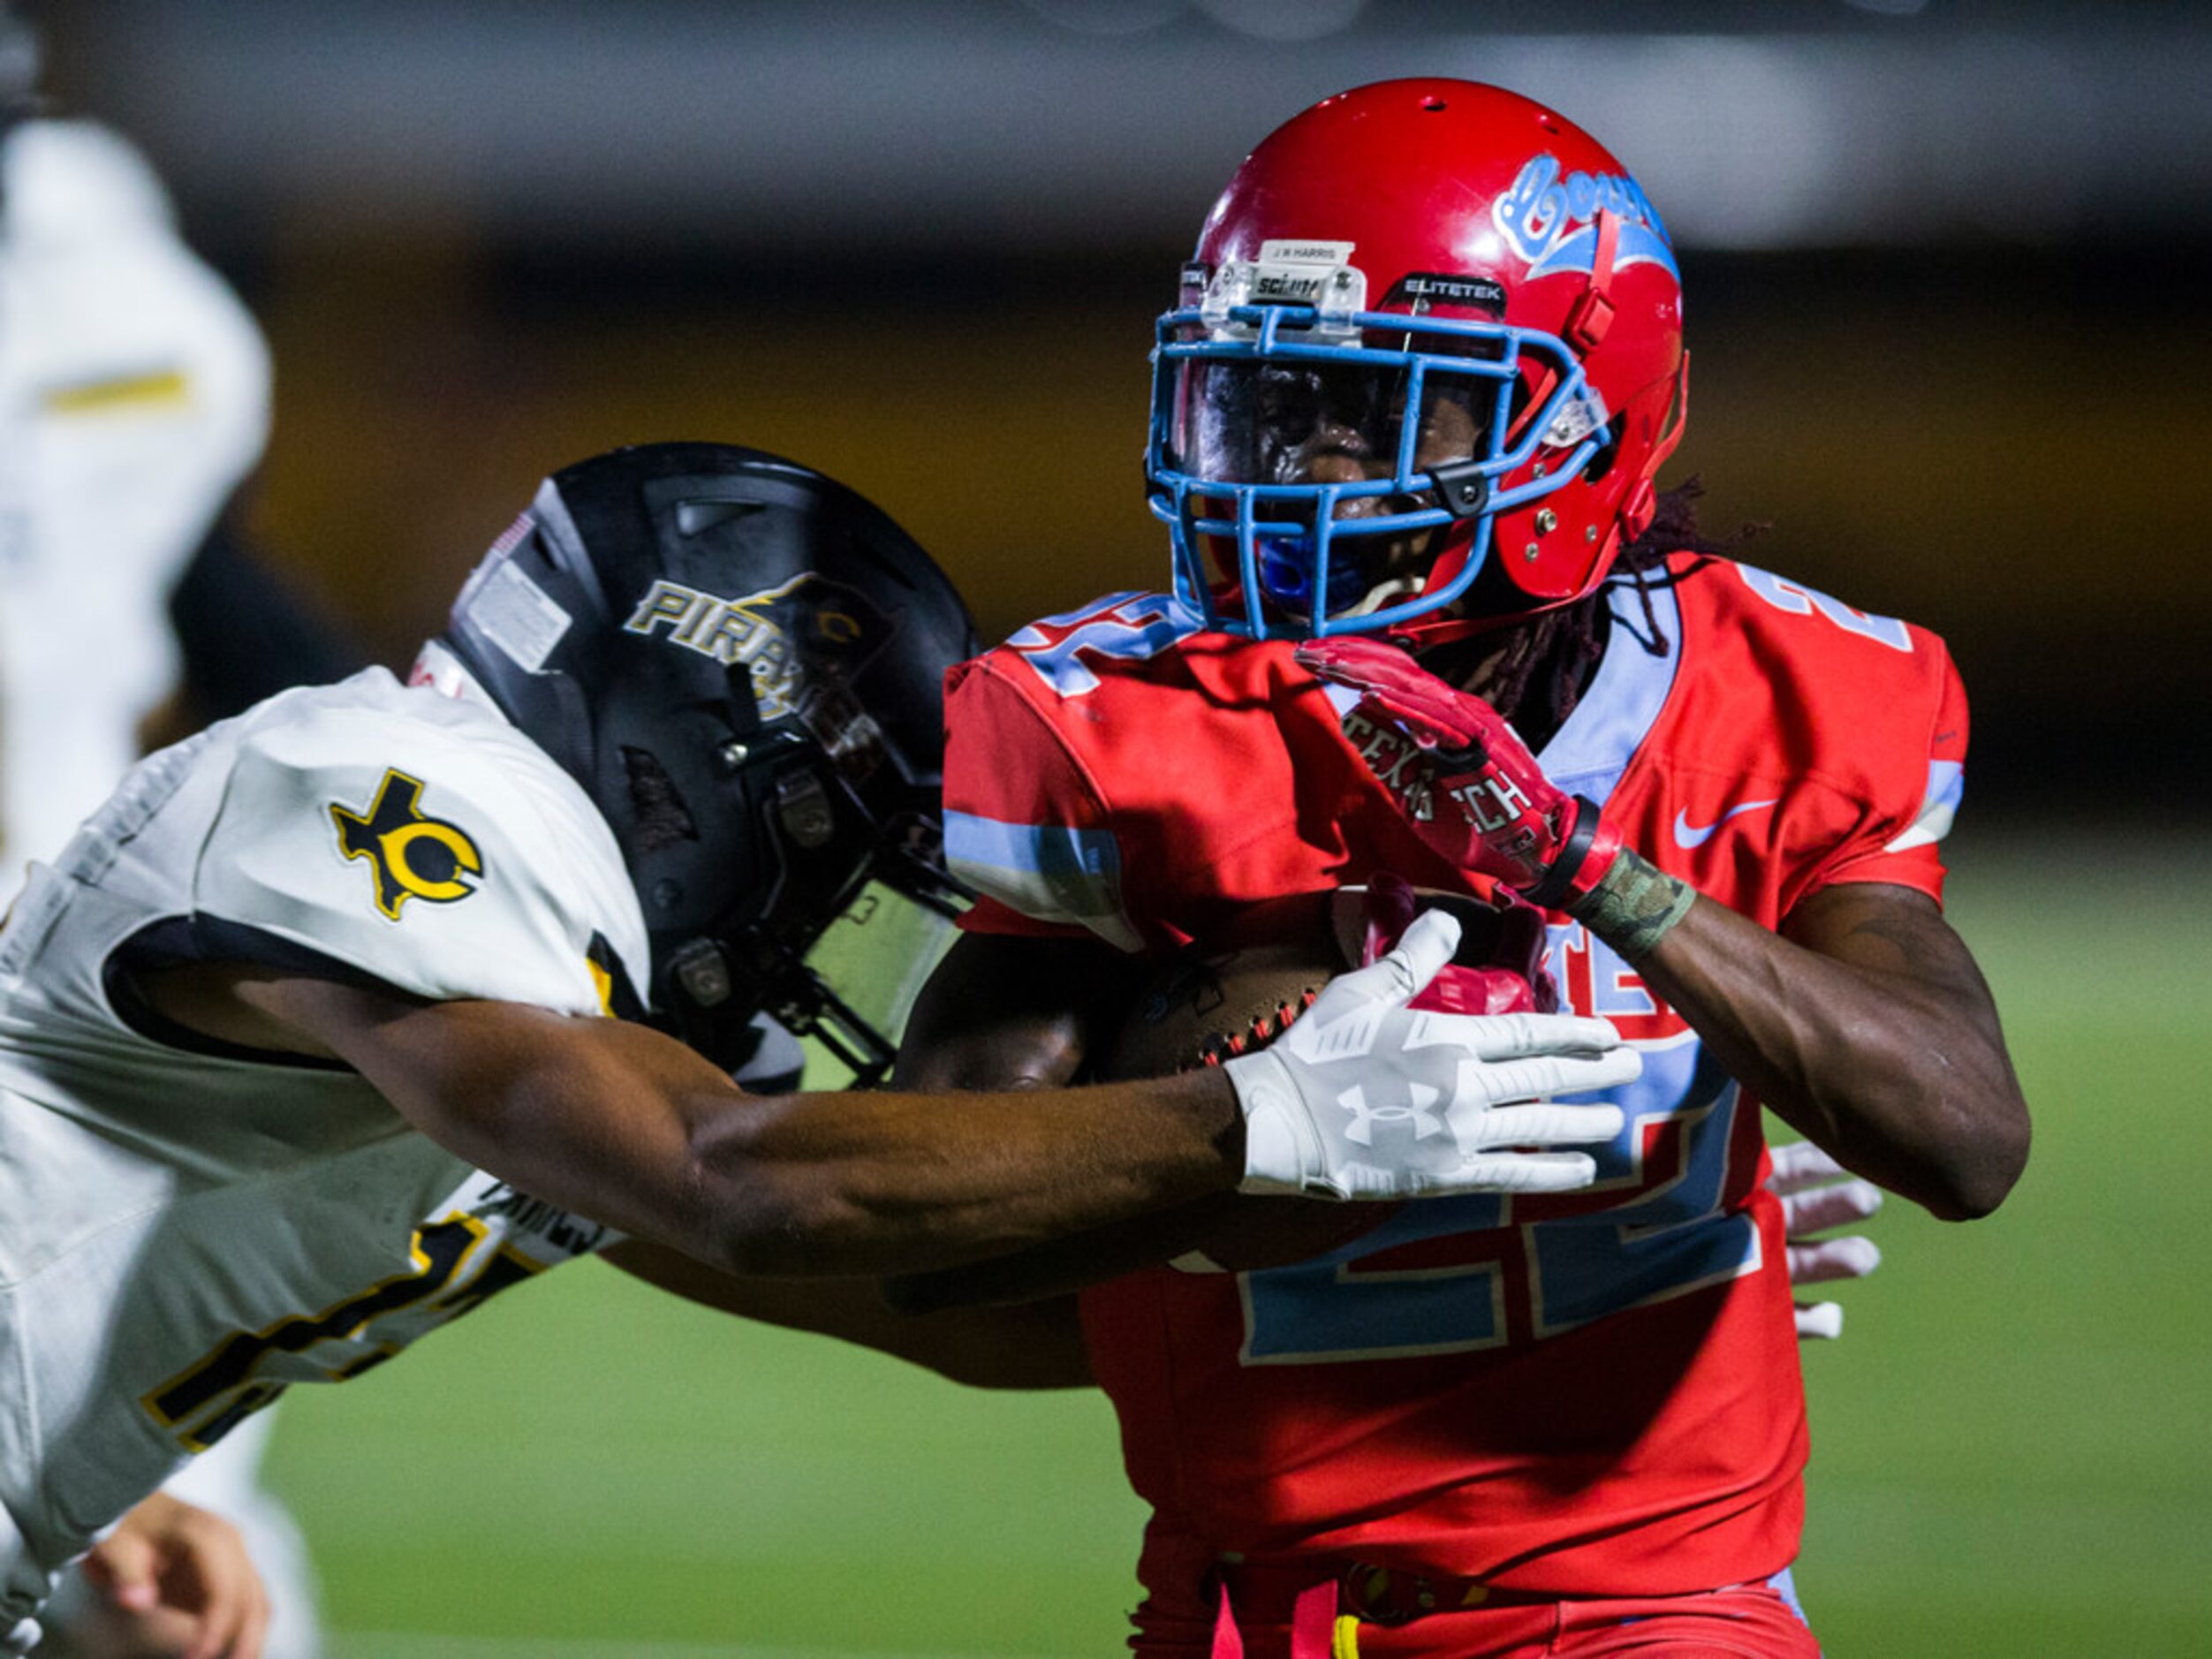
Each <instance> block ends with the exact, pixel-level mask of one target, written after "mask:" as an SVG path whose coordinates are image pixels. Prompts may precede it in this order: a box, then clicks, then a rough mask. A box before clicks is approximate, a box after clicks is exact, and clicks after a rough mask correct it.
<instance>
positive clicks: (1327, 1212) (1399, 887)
mask: <svg viewBox="0 0 2212 1659" xmlns="http://www.w3.org/2000/svg"><path fill="white" fill-rule="evenodd" d="M1428 905H1441V906H1442V907H1443V908H1447V909H1449V910H1451V912H1452V913H1453V914H1455V915H1456V916H1458V919H1459V922H1460V929H1461V936H1460V945H1459V950H1458V954H1457V956H1456V957H1455V965H1456V966H1458V967H1460V968H1462V969H1464V970H1467V971H1466V972H1462V973H1457V974H1455V973H1453V971H1452V970H1451V969H1447V970H1446V971H1445V974H1444V975H1442V976H1440V977H1439V983H1438V984H1437V985H1436V988H1435V989H1433V991H1432V992H1431V993H1430V994H1429V996H1428V997H1426V998H1425V999H1424V1000H1425V1001H1426V1002H1428V1003H1429V1004H1433V1005H1437V1006H1443V1007H1449V1008H1451V1009H1453V1010H1455V1011H1474V1012H1496V1011H1505V1010H1507V1009H1509V1008H1528V1007H1532V1006H1534V1005H1536V1004H1538V1003H1539V1002H1540V1001H1542V997H1541V995H1540V994H1539V993H1537V992H1536V991H1535V990H1534V989H1532V986H1533V983H1534V982H1540V971H1539V969H1538V967H1537V962H1538V960H1539V959H1540V958H1541V952H1542V938H1543V928H1542V916H1541V915H1540V914H1539V913H1537V912H1535V911H1534V910H1531V909H1529V908H1528V907H1526V906H1525V905H1523V906H1511V907H1499V906H1495V905H1488V904H1485V903H1483V902H1482V901H1481V900H1479V899H1473V898H1463V897H1461V896H1458V895H1456V894H1437V893H1420V894H1416V893H1415V892H1414V891H1413V889H1411V888H1410V887H1407V886H1405V884H1404V883H1391V882H1385V881H1378V882H1377V883H1375V885H1374V887H1373V888H1372V889H1368V888H1356V887H1346V888H1339V889H1337V890H1334V891H1323V892H1315V893H1299V894H1293V895H1291V896H1289V897H1286V898H1277V899H1271V900H1269V901H1267V902H1266V903H1263V904H1260V905H1254V906H1253V907H1251V908H1250V909H1248V910H1246V911H1245V912H1243V913H1241V914H1240V915H1239V918H1238V919H1237V920H1236V922H1235V924H1234V925H1233V926H1232V927H1231V928H1227V929H1225V930H1224V931H1223V934H1222V935H1221V936H1219V937H1218V938H1216V939H1215V940H1211V941H1208V942H1207V943H1203V944H1198V945H1193V946H1191V947H1189V948H1187V949H1186V950H1184V951H1180V952H1178V954H1177V955H1176V956H1174V957H1173V958H1170V960H1169V961H1168V962H1166V963H1165V964H1164V965H1163V966H1162V968H1161V969H1160V971H1159V972H1158V973H1155V975H1154V976H1153V977H1152V978H1151V979H1150V980H1149V981H1147V982H1146V984H1145V986H1144V988H1143V989H1141V990H1140V991H1139V993H1138V995H1137V997H1136V1000H1135V1002H1134V1004H1133V1005H1132V1007H1131V1010H1130V1012H1129V1015H1128V1018H1127V1019H1125V1021H1124V1023H1123V1025H1122V1026H1121V1028H1120V1030H1119V1031H1117V1033H1116V1034H1115V1036H1114V1040H1113V1042H1111V1043H1110V1045H1109V1047H1108V1049H1107V1052H1106V1059H1105V1061H1104V1063H1103V1064H1102V1066H1101V1067H1100V1069H1099V1076H1100V1077H1101V1078H1102V1079H1125V1078H1138V1077H1164V1076H1167V1075H1170V1074H1171V1073H1173V1072H1182V1071H1188V1070H1190V1069H1191V1068H1193V1067H1194V1066H1201V1065H1217V1064H1220V1063H1221V1062H1222V1061H1223V1060H1225V1059H1229V1058H1231V1057H1234V1056H1237V1055H1239V1054H1247V1053H1250V1052H1251V1051H1253V1050H1254V1049H1260V1048H1264V1047H1265V1046H1266V1045H1267V1044H1268V1043H1269V1042H1273V1041H1274V1040H1275V1039H1276V1037H1278V1036H1280V1035H1281V1034H1283V1033H1284V1031H1285V1030H1287V1029H1288V1028H1289V1027H1290V1026H1292V1025H1293V1024H1295V1023H1296V1022H1297V1020H1298V1019H1299V1017H1300V1016H1301V1015H1302V1014H1303V1013H1304V1012H1305V1011H1306V1010H1307V1008H1308V1007H1310V1006H1311V1005H1312V1004H1313V1001H1314V997H1316V996H1318V995H1319V994H1320V992H1321V989H1322V987H1323V986H1324V985H1326V984H1328V982H1329V981H1330V980H1331V979H1332V978H1334V977H1335V976H1336V975H1337V974H1338V973H1345V972H1346V971H1347V970H1348V969H1351V968H1352V967H1355V966H1358V965H1359V964H1360V961H1361V960H1363V959H1364V952H1365V951H1366V948H1367V940H1368V935H1369V931H1370V928H1373V929H1375V930H1376V931H1378V932H1380V934H1381V935H1382V936H1383V937H1388V938H1394V937H1395V936H1397V935H1398V933H1399V932H1400V931H1402V930H1403V928H1404V927H1405V923H1406V922H1407V921H1409V920H1412V918H1413V914H1414V913H1415V911H1416V909H1417V908H1420V907H1426V906H1428ZM1500 964H1505V965H1508V966H1500ZM1446 980H1449V981H1451V982H1450V983H1449V984H1447V983H1444V982H1443V981H1446ZM1397 1208H1398V1206H1396V1205H1394V1204H1337V1203H1330V1202H1328V1201H1322V1200H1315V1199H1302V1198H1241V1199H1237V1200H1235V1201H1231V1202H1226V1203H1224V1204H1223V1206H1222V1207H1221V1209H1222V1214H1221V1216H1220V1217H1219V1219H1218V1220H1217V1221H1213V1222H1209V1223H1208V1224H1207V1225H1206V1227H1205V1228H1204V1230H1203V1231H1202V1233H1201V1236H1200V1237H1199V1238H1198V1239H1197V1248H1196V1250H1195V1251H1194V1252H1193V1254H1190V1255H1186V1256H1184V1257H1182V1258H1180V1259H1178V1261H1177V1263H1176V1265H1177V1266H1178V1267H1181V1268H1184V1269H1187V1270H1192V1271H1201V1272H1202V1271H1207V1270H1209V1269H1211V1270H1217V1271H1227V1272H1243V1271H1246V1270H1249V1269H1255V1268H1266V1267H1280V1266H1284V1265H1285V1264H1287V1263H1290V1262H1292V1261H1306V1260H1307V1259H1309V1258H1310V1257H1313V1256H1315V1255H1319V1254H1322V1252H1324V1251H1327V1250H1331V1249H1334V1248H1336V1247H1337V1246H1339V1245H1343V1244H1348V1243H1350V1242H1351V1241H1352V1239H1357V1238H1359V1237H1360V1235H1361V1234H1363V1233H1366V1232H1367V1231H1371V1230H1372V1229H1374V1228H1375V1227H1376V1226H1378V1225H1379V1224H1381V1223H1382V1222H1383V1220H1385V1219H1386V1218H1387V1217H1388V1216H1390V1215H1392V1214H1393V1213H1395V1211H1396V1210H1397Z"/></svg>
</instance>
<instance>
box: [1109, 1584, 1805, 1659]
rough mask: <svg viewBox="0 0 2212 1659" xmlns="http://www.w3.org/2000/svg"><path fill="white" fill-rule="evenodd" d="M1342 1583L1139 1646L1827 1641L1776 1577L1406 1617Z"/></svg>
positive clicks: (1542, 1648) (1369, 1650)
mask: <svg viewBox="0 0 2212 1659" xmlns="http://www.w3.org/2000/svg"><path fill="white" fill-rule="evenodd" d="M1334 1592H1335V1587H1334V1586H1333V1585H1332V1586H1325V1587H1321V1589H1320V1590H1319V1591H1316V1592H1309V1593H1308V1595H1307V1597H1301V1598H1300V1605H1299V1610H1298V1611H1297V1613H1295V1614H1294V1615H1293V1617H1292V1622H1291V1623H1278V1624H1269V1623H1265V1622H1257V1621H1253V1620H1249V1619H1239V1620H1236V1621H1234V1622H1233V1624H1232V1621H1231V1619H1230V1617H1228V1616H1227V1613H1226V1611H1225V1610H1224V1614H1223V1617H1221V1618H1220V1619H1219V1620H1218V1621H1217V1622H1216V1626H1215V1630H1214V1632H1213V1640H1212V1642H1211V1644H1210V1648H1208V1647H1195V1648H1189V1647H1185V1646H1183V1645H1182V1644H1181V1643H1179V1642H1171V1643H1170V1644H1169V1645H1159V1644H1156V1643H1155V1642H1152V1641H1148V1640H1139V1641H1138V1642H1136V1643H1135V1644H1134V1646H1135V1647H1136V1648H1137V1651H1138V1652H1139V1653H1140V1654H1148V1655H1153V1654H1156V1655H1162V1656H1163V1659H1164V1656H1165V1655H1169V1654H1170V1653H1184V1654H1191V1655H1197V1654H1205V1653H1208V1652H1210V1655H1211V1656H1212V1659H1570V1656H1572V1659H1599V1656H1600V1655H1614V1654H1632V1655H1636V1656H1637V1659H1708V1655H1709V1656H1710V1659H1820V1651H1821V1649H1820V1644H1819V1643H1818V1642H1817V1641H1815V1640H1814V1639H1813V1632H1811V1631H1810V1630H1808V1629H1807V1627H1806V1625H1805V1621H1804V1620H1803V1619H1802V1618H1800V1617H1799V1616H1798V1613H1797V1610H1796V1609H1795V1608H1794V1607H1792V1605H1791V1603H1790V1602H1788V1601H1787V1600H1785V1599H1784V1596H1783V1595H1782V1593H1781V1591H1779V1590H1778V1589H1776V1587H1774V1586H1773V1585H1772V1584H1771V1583H1765V1584H1751V1585H1738V1586H1734V1587H1731V1588H1728V1589H1723V1590H1708V1591H1705V1592H1703V1593H1701V1594H1699V1595H1651V1596H1622V1597H1609V1598H1603V1599H1600V1598H1579V1599H1577V1600H1574V1601H1568V1602H1519V1603H1515V1604H1512V1605H1507V1606H1499V1607H1481V1608H1473V1609H1470V1610H1466V1611H1452V1612H1436V1613H1430V1614H1428V1615H1426V1616H1425V1617H1420V1618H1415V1619H1411V1620H1408V1621H1407V1622H1405V1624H1401V1625H1380V1624H1374V1623H1371V1622H1368V1621H1367V1620H1363V1619H1360V1618H1358V1617H1352V1616H1350V1615H1342V1614H1339V1613H1338V1612H1337V1610H1336V1604H1335V1595H1334Z"/></svg>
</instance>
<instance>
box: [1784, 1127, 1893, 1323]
mask: <svg viewBox="0 0 2212 1659" xmlns="http://www.w3.org/2000/svg"><path fill="white" fill-rule="evenodd" d="M1769 1156H1771V1157H1772V1158H1773V1160H1774V1173H1773V1174H1771V1175H1769V1177H1768V1178H1767V1185H1768V1186H1769V1188H1771V1189H1772V1190H1773V1192H1774V1194H1775V1196H1776V1197H1777V1198H1779V1199H1780V1200H1781V1201H1782V1230H1783V1232H1784V1235H1785V1238H1786V1240H1787V1246H1788V1249H1787V1254H1788V1256H1789V1261H1790V1283H1791V1284H1828V1283H1829V1282H1830V1281H1832V1280H1835V1279H1863V1278H1865V1277H1866V1276H1867V1274H1869V1273H1871V1272H1873V1271H1874V1270H1875V1269H1876V1268H1878V1267H1880V1266H1881V1265H1882V1251H1881V1248H1880V1247H1879V1246H1877V1245H1876V1244H1875V1241H1874V1240H1873V1239H1867V1238H1864V1237H1861V1236H1860V1235H1859V1234H1857V1233H1849V1234H1846V1235H1845V1237H1843V1238H1841V1239H1815V1238H1814V1236H1813V1235H1814V1233H1820V1232H1825V1231H1828V1230H1829V1228H1830V1227H1844V1226H1849V1225H1852V1224H1855V1223H1859V1222H1862V1221H1864V1220H1866V1219H1867V1216H1871V1215H1873V1214H1874V1213H1875V1211H1876V1210H1878V1209H1880V1208H1882V1189H1881V1188H1880V1187H1878V1186H1875V1184H1874V1183H1873V1182H1872V1181H1862V1180H1860V1179H1859V1178H1857V1177H1856V1176H1853V1175H1852V1173H1851V1171H1850V1170H1846V1169H1845V1168H1844V1166H1843V1165H1842V1164H1840V1163H1837V1162H1836V1160H1835V1159H1833V1158H1831V1157H1829V1155H1828V1154H1826V1153H1825V1152H1823V1151H1822V1150H1821V1149H1820V1148H1818V1147H1816V1146H1814V1144H1813V1143H1812V1142H1811V1141H1809V1140H1793V1141H1792V1142H1791V1143H1790V1144H1789V1145H1788V1146H1786V1147H1773V1148H1769ZM1797 1334H1798V1338H1799V1341H1808V1340H1812V1339H1815V1338H1830V1339H1832V1338H1834V1337H1840V1336H1842V1335H1843V1334H1844V1310H1843V1307H1842V1305H1841V1304H1840V1303H1837V1302H1799V1304H1798V1305H1797Z"/></svg>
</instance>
